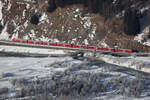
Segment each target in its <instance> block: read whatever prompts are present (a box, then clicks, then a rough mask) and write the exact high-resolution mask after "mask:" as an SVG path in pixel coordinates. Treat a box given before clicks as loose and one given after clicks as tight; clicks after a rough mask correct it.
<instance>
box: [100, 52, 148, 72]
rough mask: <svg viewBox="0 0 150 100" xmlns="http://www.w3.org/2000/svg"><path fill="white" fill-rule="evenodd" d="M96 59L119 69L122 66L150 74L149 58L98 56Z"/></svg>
mask: <svg viewBox="0 0 150 100" xmlns="http://www.w3.org/2000/svg"><path fill="white" fill-rule="evenodd" d="M98 58H99V59H100V60H103V61H105V62H107V63H110V64H115V65H118V66H120V67H121V66H122V67H127V68H132V69H135V70H139V71H143V72H147V73H150V57H136V56H130V57H114V56H111V55H103V54H100V55H99V56H98Z"/></svg>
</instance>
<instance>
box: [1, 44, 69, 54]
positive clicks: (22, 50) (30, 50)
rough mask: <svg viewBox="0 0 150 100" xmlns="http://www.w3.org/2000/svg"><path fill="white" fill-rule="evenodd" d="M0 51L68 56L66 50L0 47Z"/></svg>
mask: <svg viewBox="0 0 150 100" xmlns="http://www.w3.org/2000/svg"><path fill="white" fill-rule="evenodd" d="M0 51H5V52H16V53H32V54H34V53H36V54H57V55H59V54H67V53H66V52H64V50H55V49H42V48H32V47H19V46H6V45H0Z"/></svg>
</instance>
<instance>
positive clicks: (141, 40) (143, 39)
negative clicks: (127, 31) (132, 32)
mask: <svg viewBox="0 0 150 100" xmlns="http://www.w3.org/2000/svg"><path fill="white" fill-rule="evenodd" d="M149 32H150V26H147V27H146V28H145V29H144V30H143V32H142V33H141V34H138V35H137V36H135V38H134V40H136V41H138V42H139V43H141V44H143V45H146V46H150V39H148V38H147V37H148V35H149Z"/></svg>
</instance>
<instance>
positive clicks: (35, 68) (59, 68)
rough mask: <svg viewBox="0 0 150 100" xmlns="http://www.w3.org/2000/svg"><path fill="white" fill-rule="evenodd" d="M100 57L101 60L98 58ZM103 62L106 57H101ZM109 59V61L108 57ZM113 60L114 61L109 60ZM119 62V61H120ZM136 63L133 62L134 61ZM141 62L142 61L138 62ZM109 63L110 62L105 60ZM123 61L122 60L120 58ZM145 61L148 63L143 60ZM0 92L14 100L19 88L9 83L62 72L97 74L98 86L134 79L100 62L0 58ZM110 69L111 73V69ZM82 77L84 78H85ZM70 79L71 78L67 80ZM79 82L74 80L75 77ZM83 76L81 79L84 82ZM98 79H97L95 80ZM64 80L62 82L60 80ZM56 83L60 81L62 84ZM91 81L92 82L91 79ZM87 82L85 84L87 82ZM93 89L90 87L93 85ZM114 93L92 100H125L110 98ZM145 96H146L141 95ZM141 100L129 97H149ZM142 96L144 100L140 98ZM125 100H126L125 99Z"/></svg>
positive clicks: (119, 96) (122, 98) (109, 91)
mask: <svg viewBox="0 0 150 100" xmlns="http://www.w3.org/2000/svg"><path fill="white" fill-rule="evenodd" d="M101 57H102V56H101ZM103 57H104V58H106V56H103ZM109 58H110V57H109ZM113 59H114V58H113ZM122 59H123V58H122ZM135 59H136V58H135ZM139 59H142V58H139ZM109 60H110V59H109ZM124 60H126V58H124ZM147 61H148V59H147ZM0 65H1V66H0V69H1V70H0V76H1V77H0V89H1V88H4V87H7V88H9V89H10V90H9V96H10V97H11V96H14V95H15V92H12V91H14V90H15V91H17V90H18V89H19V88H20V87H16V86H13V85H12V83H11V81H12V80H13V79H21V78H25V79H28V80H31V81H35V80H37V79H41V78H46V77H50V76H52V75H54V74H55V73H57V72H58V73H61V72H63V73H65V71H66V70H68V71H71V72H70V73H72V74H75V73H76V74H77V73H78V74H82V73H90V74H91V75H95V74H98V73H101V74H102V73H103V74H104V75H105V76H104V77H105V78H102V79H101V82H102V83H103V82H104V84H105V82H106V83H107V82H109V81H111V80H115V79H117V78H120V79H122V78H125V79H128V80H132V79H135V78H136V77H135V76H132V75H129V74H127V73H123V72H119V71H111V68H110V69H109V68H107V67H108V66H109V65H108V64H106V65H105V63H103V62H101V61H100V62H99V63H98V62H95V61H91V62H90V61H88V60H83V61H81V60H76V59H73V58H72V57H46V58H28V57H25V58H24V57H21V58H20V57H0ZM112 69H115V67H114V68H112ZM85 75H86V74H85ZM56 76H59V75H56ZM66 77H67V76H66ZM70 77H73V76H70ZM76 77H77V78H79V77H78V76H76ZM84 77H85V76H83V79H84ZM97 78H98V77H97ZM64 79H65V78H64ZM64 79H60V80H64ZM93 80H94V79H93ZM87 81H88V80H87ZM93 86H94V83H93ZM115 91H116V89H114V90H113V89H110V90H108V91H107V92H105V93H104V94H108V95H104V96H100V97H94V98H93V100H101V99H104V100H124V98H128V97H127V96H121V95H114V96H113V95H111V96H112V97H110V94H111V93H112V94H113V93H114V92H115ZM145 93H147V92H145ZM142 96H143V97H142V98H140V99H137V98H133V97H130V99H131V100H149V99H150V97H148V96H145V94H142ZM144 96H145V97H144ZM128 99H129V98H128Z"/></svg>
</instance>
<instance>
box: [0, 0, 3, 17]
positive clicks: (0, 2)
mask: <svg viewBox="0 0 150 100" xmlns="http://www.w3.org/2000/svg"><path fill="white" fill-rule="evenodd" d="M2 8H3V3H2V1H0V20H2V18H3V13H2Z"/></svg>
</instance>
